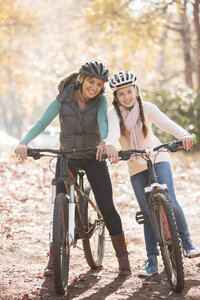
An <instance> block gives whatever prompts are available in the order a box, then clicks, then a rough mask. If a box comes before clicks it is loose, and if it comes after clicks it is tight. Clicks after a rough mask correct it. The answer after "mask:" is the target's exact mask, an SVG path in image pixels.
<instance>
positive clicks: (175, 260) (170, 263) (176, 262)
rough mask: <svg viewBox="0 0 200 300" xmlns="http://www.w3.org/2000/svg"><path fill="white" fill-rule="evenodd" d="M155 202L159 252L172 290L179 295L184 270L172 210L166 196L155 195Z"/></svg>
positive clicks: (182, 283) (181, 288) (161, 194)
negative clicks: (156, 205) (159, 242)
mask: <svg viewBox="0 0 200 300" xmlns="http://www.w3.org/2000/svg"><path fill="white" fill-rule="evenodd" d="M155 201H156V202H157V203H158V207H157V213H156V216H157V221H158V225H159V231H160V235H161V241H162V243H161V245H160V250H161V254H162V258H163V262H164V265H165V270H166V273H167V277H168V280H169V282H170V284H171V287H172V290H173V291H175V292H176V293H180V292H182V290H183V288H184V269H183V258H182V248H181V243H180V238H179V234H178V230H177V226H176V221H175V216H174V212H173V208H172V205H171V201H170V199H169V197H168V195H166V194H163V193H158V194H156V195H155ZM163 212H164V213H163ZM166 223H167V225H166ZM166 226H167V227H168V228H167V230H166V229H165V227H166ZM169 234H170V235H169ZM167 236H168V237H167ZM166 237H167V238H166Z"/></svg>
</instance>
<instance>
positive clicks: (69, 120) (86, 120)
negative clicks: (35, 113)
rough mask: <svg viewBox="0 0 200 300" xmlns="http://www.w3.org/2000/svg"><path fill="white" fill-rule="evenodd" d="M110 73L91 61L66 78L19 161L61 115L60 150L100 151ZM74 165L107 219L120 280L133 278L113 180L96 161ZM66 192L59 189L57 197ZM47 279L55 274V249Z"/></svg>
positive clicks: (21, 146) (28, 137) (19, 151)
mask: <svg viewBox="0 0 200 300" xmlns="http://www.w3.org/2000/svg"><path fill="white" fill-rule="evenodd" d="M108 76H109V71H108V69H107V68H106V67H105V66H104V65H103V64H102V63H100V62H97V61H89V62H87V63H85V64H83V65H82V66H81V68H80V70H79V72H76V73H72V74H71V75H69V76H67V77H65V78H64V79H63V80H62V81H61V82H60V83H59V85H58V90H59V94H58V96H57V97H56V99H55V100H54V101H53V102H52V103H51V104H50V105H49V106H48V108H47V109H46V111H45V112H44V114H43V116H42V118H41V119H40V120H39V121H38V122H37V123H36V124H35V126H34V127H33V128H32V129H31V130H30V131H29V132H28V133H27V134H26V136H25V137H24V138H23V139H22V141H21V143H20V144H19V146H18V147H17V149H16V154H17V156H18V158H20V159H22V160H25V159H26V158H27V148H28V146H27V145H28V143H29V142H30V141H31V140H32V139H33V138H35V137H36V136H37V135H39V134H40V133H41V132H42V131H43V130H44V129H45V128H46V127H47V126H48V125H49V124H50V123H51V121H52V120H53V119H54V118H55V117H56V116H57V115H58V114H59V119H60V128H61V133H60V147H61V149H74V148H77V149H80V148H85V147H97V146H98V145H99V148H100V149H101V148H102V146H101V145H100V143H101V141H102V138H101V136H102V137H103V138H105V137H106V134H107V107H108V102H107V98H106V96H105V94H104V83H105V82H106V81H108ZM72 161H73V162H75V164H76V165H77V166H79V167H81V168H83V169H84V170H85V172H86V175H87V178H88V180H89V182H90V185H91V187H92V190H93V193H94V195H95V198H96V202H97V205H98V206H99V208H100V210H101V213H102V215H103V217H104V221H105V224H106V227H107V229H108V231H109V234H110V236H111V240H112V243H113V246H114V249H115V252H116V256H117V258H118V262H119V276H128V275H130V274H131V271H130V265H129V260H128V252H127V247H126V244H125V239H124V233H123V230H122V224H121V219H120V216H119V214H118V212H117V211H116V209H115V206H114V203H113V196H112V186H111V180H110V176H109V173H108V168H107V165H106V162H105V161H103V162H102V161H101V162H100V161H98V160H96V159H86V158H82V159H73V160H72ZM59 173H60V164H59V160H58V161H57V166H56V178H58V177H59ZM61 191H64V192H65V188H64V190H63V185H59V186H57V193H59V192H61ZM44 274H45V275H52V274H53V263H52V246H51V245H50V257H49V262H48V265H47V267H46V269H45V273H44Z"/></svg>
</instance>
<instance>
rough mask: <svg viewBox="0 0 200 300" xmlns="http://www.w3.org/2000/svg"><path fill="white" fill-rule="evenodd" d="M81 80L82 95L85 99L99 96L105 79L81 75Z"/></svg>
mask: <svg viewBox="0 0 200 300" xmlns="http://www.w3.org/2000/svg"><path fill="white" fill-rule="evenodd" d="M80 82H81V83H82V95H83V97H84V99H85V100H89V99H91V98H94V97H95V96H97V95H98V94H99V93H100V91H101V90H102V88H103V85H104V81H103V80H101V79H98V78H96V77H85V79H84V78H83V77H82V76H81V77H80Z"/></svg>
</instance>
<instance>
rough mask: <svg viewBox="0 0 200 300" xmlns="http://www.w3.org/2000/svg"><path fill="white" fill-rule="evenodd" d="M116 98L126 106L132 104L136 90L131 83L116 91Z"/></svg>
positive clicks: (128, 106)
mask: <svg viewBox="0 0 200 300" xmlns="http://www.w3.org/2000/svg"><path fill="white" fill-rule="evenodd" d="M116 98H117V100H118V101H119V103H120V104H121V105H122V106H124V107H127V108H130V107H132V106H133V105H134V103H135V101H136V91H135V87H134V86H133V85H129V86H126V87H122V88H120V89H118V90H117V91H116Z"/></svg>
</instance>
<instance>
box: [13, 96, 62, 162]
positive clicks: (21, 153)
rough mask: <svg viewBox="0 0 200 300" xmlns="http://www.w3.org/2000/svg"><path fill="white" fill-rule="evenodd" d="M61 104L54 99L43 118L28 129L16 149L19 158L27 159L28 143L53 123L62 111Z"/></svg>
mask: <svg viewBox="0 0 200 300" xmlns="http://www.w3.org/2000/svg"><path fill="white" fill-rule="evenodd" d="M60 107H61V104H60V102H58V100H54V101H52V102H51V104H50V105H49V106H48V107H47V109H46V110H45V112H44V114H43V116H42V117H41V119H40V120H39V121H38V122H37V123H36V124H35V125H34V126H33V127H32V128H31V129H30V130H29V131H28V133H27V134H26V135H25V137H24V138H23V139H22V140H21V142H20V144H19V145H18V147H17V148H16V150H15V153H16V156H17V157H18V159H22V160H25V159H27V149H28V146H27V145H28V143H29V142H30V141H32V140H33V139H34V138H35V137H36V136H38V135H39V134H40V133H41V132H42V131H44V129H45V128H46V127H47V126H48V125H49V124H50V123H51V121H52V120H53V119H54V118H55V117H56V116H57V114H58V113H59V111H60Z"/></svg>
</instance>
